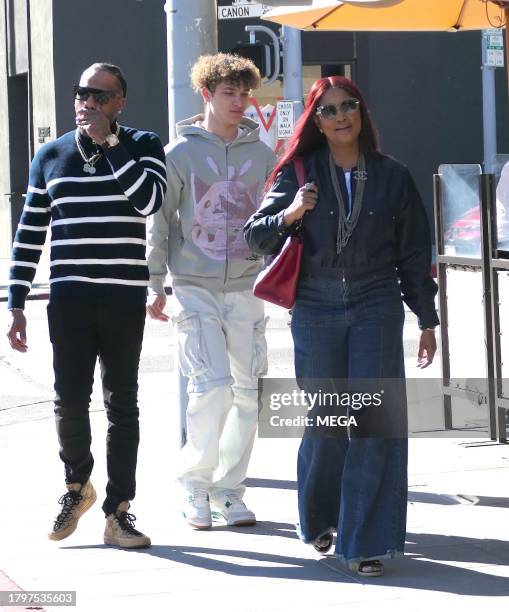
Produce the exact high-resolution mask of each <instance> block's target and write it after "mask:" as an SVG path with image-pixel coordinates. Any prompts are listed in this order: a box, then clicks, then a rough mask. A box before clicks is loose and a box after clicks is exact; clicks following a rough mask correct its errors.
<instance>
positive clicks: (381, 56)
mask: <svg viewBox="0 0 509 612" xmlns="http://www.w3.org/2000/svg"><path fill="white" fill-rule="evenodd" d="M357 57H358V61H357V69H356V78H357V80H358V82H359V84H360V86H361V87H362V89H363V91H364V92H365V94H366V97H367V99H368V103H369V106H370V108H371V112H372V115H373V118H374V121H375V124H376V125H377V127H378V129H379V132H380V140H381V143H382V149H383V151H385V152H387V153H389V154H390V155H393V156H394V157H397V158H399V159H401V160H402V161H403V162H404V163H406V164H407V165H408V166H409V168H410V170H411V171H412V174H413V175H414V177H415V178H416V181H417V184H418V187H419V191H420V192H421V194H422V196H423V198H424V201H425V203H426V208H427V210H428V213H429V214H430V217H432V214H433V193H432V175H433V174H434V173H436V172H437V170H438V166H439V165H440V164H443V163H475V164H480V163H482V161H483V125H482V73H481V69H480V65H481V33H480V32H458V33H448V32H444V33H391V34H388V33H371V34H365V33H364V34H358V35H357ZM496 72H497V115H498V119H499V121H498V125H497V132H498V150H499V151H501V152H504V151H509V131H508V122H507V119H506V117H507V113H508V105H507V86H506V78H505V70H504V69H498V70H497V71H496Z"/></svg>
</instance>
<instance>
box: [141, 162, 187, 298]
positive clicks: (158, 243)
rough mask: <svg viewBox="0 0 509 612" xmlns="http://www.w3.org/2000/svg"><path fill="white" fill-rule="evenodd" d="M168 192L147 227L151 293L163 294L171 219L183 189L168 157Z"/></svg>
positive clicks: (180, 179) (181, 181)
mask: <svg viewBox="0 0 509 612" xmlns="http://www.w3.org/2000/svg"><path fill="white" fill-rule="evenodd" d="M167 176H168V191H167V192H166V197H165V199H164V201H163V205H162V206H161V208H160V209H159V210H158V211H157V212H156V214H155V215H153V216H152V217H151V218H150V219H149V221H148V225H147V235H148V248H147V261H148V269H149V272H150V282H149V289H150V291H151V293H157V294H162V293H164V280H165V278H166V275H167V273H168V240H169V233H170V225H171V221H172V217H173V215H174V214H175V212H176V210H177V209H178V207H179V205H180V200H181V193H182V190H183V188H184V181H183V180H182V178H181V176H180V174H179V173H178V171H177V168H176V166H175V164H174V162H173V160H172V159H171V157H170V156H169V155H168V160H167Z"/></svg>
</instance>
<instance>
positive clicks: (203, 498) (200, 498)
mask: <svg viewBox="0 0 509 612" xmlns="http://www.w3.org/2000/svg"><path fill="white" fill-rule="evenodd" d="M182 514H183V515H184V518H185V519H186V521H187V523H188V524H189V525H191V527H194V528H195V529H209V528H210V527H212V515H211V513H210V503H209V495H208V493H207V491H206V490H205V489H193V490H192V491H189V493H188V496H187V498H186V501H185V504H184V508H183V509H182Z"/></svg>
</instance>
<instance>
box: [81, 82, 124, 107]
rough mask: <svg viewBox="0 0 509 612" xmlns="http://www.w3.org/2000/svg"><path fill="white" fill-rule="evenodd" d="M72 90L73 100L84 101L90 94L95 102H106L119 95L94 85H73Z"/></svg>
mask: <svg viewBox="0 0 509 612" xmlns="http://www.w3.org/2000/svg"><path fill="white" fill-rule="evenodd" d="M73 91H74V99H75V100H80V102H86V101H87V100H88V98H89V97H90V96H94V100H95V101H96V102H97V104H107V103H108V102H109V101H110V100H113V98H116V97H117V96H118V95H119V94H117V93H116V92H114V91H107V90H105V89H95V88H94V87H81V86H80V85H75V86H74V88H73Z"/></svg>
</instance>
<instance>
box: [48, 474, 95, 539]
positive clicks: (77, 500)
mask: <svg viewBox="0 0 509 612" xmlns="http://www.w3.org/2000/svg"><path fill="white" fill-rule="evenodd" d="M66 486H67V493H65V494H64V495H62V497H61V498H60V499H59V500H58V503H59V504H60V505H61V506H62V510H61V511H60V513H59V515H58V516H57V518H56V519H55V523H54V525H53V531H51V532H50V533H48V537H49V539H50V540H63V539H64V538H67V536H70V535H71V533H73V532H74V530H75V529H76V527H77V525H78V521H79V519H80V516H81V515H82V514H84V513H85V512H86V511H87V510H88V509H89V508H90V507H91V506H92V505H93V504H94V502H95V500H96V499H97V494H96V492H95V489H94V487H93V486H92V483H91V482H90V480H87V482H86V483H85V484H84V485H82V484H81V483H79V482H74V483H72V484H68V485H66Z"/></svg>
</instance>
